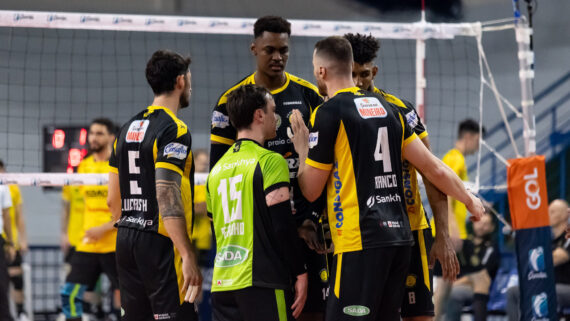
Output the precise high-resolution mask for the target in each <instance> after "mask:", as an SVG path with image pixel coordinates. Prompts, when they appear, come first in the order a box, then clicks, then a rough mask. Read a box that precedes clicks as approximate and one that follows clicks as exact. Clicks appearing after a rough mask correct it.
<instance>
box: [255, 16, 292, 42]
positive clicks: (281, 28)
mask: <svg viewBox="0 0 570 321" xmlns="http://www.w3.org/2000/svg"><path fill="white" fill-rule="evenodd" d="M264 31H267V32H273V33H287V35H288V36H291V23H289V21H287V20H285V19H283V18H281V17H279V16H264V17H261V18H259V19H257V21H256V22H255V24H254V25H253V36H254V38H257V37H260V36H261V35H262V34H263V32H264Z"/></svg>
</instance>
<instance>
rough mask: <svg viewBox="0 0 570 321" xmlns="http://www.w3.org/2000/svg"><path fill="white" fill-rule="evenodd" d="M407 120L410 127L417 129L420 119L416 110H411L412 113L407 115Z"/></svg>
mask: <svg viewBox="0 0 570 321" xmlns="http://www.w3.org/2000/svg"><path fill="white" fill-rule="evenodd" d="M406 120H407V122H408V125H410V127H412V128H416V126H417V125H418V122H419V120H420V119H419V117H418V114H416V112H415V111H414V110H410V112H409V113H407V114H406Z"/></svg>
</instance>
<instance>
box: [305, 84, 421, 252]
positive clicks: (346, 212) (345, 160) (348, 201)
mask: <svg viewBox="0 0 570 321" xmlns="http://www.w3.org/2000/svg"><path fill="white" fill-rule="evenodd" d="M396 108H397V107H395V106H393V105H391V104H390V103H388V102H386V100H385V99H384V98H382V96H380V95H377V94H374V93H370V92H367V91H363V90H360V89H358V88H357V87H352V88H346V89H343V90H340V91H338V92H336V93H335V94H334V95H333V97H332V98H331V99H330V100H329V101H327V102H325V103H324V104H323V105H321V106H320V107H319V108H317V109H316V110H315V112H314V113H313V115H312V116H311V120H310V125H311V128H310V134H309V154H308V158H307V160H306V163H307V165H309V166H312V167H315V168H319V169H323V170H327V171H328V170H330V171H331V173H330V176H329V178H328V182H327V187H326V193H327V209H328V216H329V222H330V228H331V235H332V239H333V242H334V245H335V253H343V252H351V251H359V250H363V249H368V248H374V247H382V246H402V245H410V244H412V242H413V238H412V233H411V231H410V223H409V220H408V215H407V214H406V209H405V207H404V193H403V189H402V149H403V148H404V146H405V145H407V144H408V143H410V142H411V141H412V140H413V139H416V138H417V135H416V134H415V133H414V132H413V130H412V129H411V128H410V127H409V125H408V124H407V122H406V121H405V120H404V117H403V116H402V114H401V113H400V112H399V111H398V110H397V109H396Z"/></svg>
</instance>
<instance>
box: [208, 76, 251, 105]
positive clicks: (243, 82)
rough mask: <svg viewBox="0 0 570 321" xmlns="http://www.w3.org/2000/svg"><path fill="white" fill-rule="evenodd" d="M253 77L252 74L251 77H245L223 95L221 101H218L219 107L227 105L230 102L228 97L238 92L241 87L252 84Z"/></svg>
mask: <svg viewBox="0 0 570 321" xmlns="http://www.w3.org/2000/svg"><path fill="white" fill-rule="evenodd" d="M253 75H254V74H251V75H248V76H246V77H244V78H243V79H242V80H240V81H238V82H237V83H236V84H235V85H233V86H232V87H231V88H230V89H228V90H226V91H225V92H224V93H223V94H222V96H220V99H218V104H217V106H219V105H222V104H225V103H226V102H227V101H228V95H229V94H230V93H231V92H232V91H234V90H236V89H237V88H238V87H239V86H242V85H247V84H249V83H251V79H252V78H253Z"/></svg>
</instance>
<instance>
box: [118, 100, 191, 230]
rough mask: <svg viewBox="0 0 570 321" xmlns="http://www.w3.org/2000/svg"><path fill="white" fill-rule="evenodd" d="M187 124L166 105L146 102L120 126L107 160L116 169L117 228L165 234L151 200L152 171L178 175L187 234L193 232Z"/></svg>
mask: <svg viewBox="0 0 570 321" xmlns="http://www.w3.org/2000/svg"><path fill="white" fill-rule="evenodd" d="M191 141H192V140H191V137H190V132H188V127H187V126H186V124H184V122H183V121H181V120H180V119H178V118H177V117H176V115H174V113H172V112H171V111H170V110H169V109H167V108H165V107H160V106H150V107H148V108H147V109H145V110H143V111H142V112H140V113H138V114H137V115H135V116H134V117H133V118H131V120H129V121H128V122H127V123H126V124H125V125H123V127H122V128H121V132H120V133H119V136H118V138H117V140H115V144H114V146H113V152H112V154H111V159H110V160H109V165H110V167H111V172H114V173H117V174H119V183H120V187H121V207H122V209H121V210H122V214H121V219H120V220H119V226H120V227H129V228H133V229H137V230H143V231H151V232H156V233H159V234H162V235H165V236H168V233H167V232H166V229H165V228H164V224H163V223H162V218H161V216H160V213H159V210H158V202H157V200H156V181H155V170H156V169H157V168H165V169H168V170H171V171H174V172H177V173H179V174H180V175H181V176H182V180H181V186H180V192H181V194H182V195H181V196H182V202H183V204H184V212H185V216H186V224H187V229H188V234H191V231H192V219H193V216H192V208H193V202H192V194H193V189H194V163H193V161H192V150H191Z"/></svg>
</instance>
